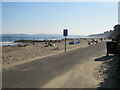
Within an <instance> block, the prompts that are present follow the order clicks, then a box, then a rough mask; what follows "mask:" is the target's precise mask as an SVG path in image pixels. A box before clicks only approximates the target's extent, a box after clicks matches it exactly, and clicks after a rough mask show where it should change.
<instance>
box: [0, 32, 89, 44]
mask: <svg viewBox="0 0 120 90" xmlns="http://www.w3.org/2000/svg"><path fill="white" fill-rule="evenodd" d="M85 37H87V36H82V35H69V36H67V38H85ZM61 39H64V36H63V35H61V34H0V46H7V45H15V44H18V43H14V41H16V40H61Z"/></svg>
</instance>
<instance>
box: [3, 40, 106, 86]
mask: <svg viewBox="0 0 120 90" xmlns="http://www.w3.org/2000/svg"><path fill="white" fill-rule="evenodd" d="M105 48H106V46H105V42H100V43H98V44H96V45H90V46H88V47H85V48H78V49H76V50H71V51H67V52H66V53H60V54H58V55H52V56H48V57H44V58H40V59H37V60H34V61H31V62H28V63H24V64H21V65H16V66H13V67H10V68H7V69H5V70H3V71H2V86H3V88H42V87H47V85H48V84H49V82H51V81H53V80H54V79H57V82H55V83H53V84H51V85H53V86H51V87H53V88H54V87H59V88H65V87H68V88H71V87H79V88H80V87H85V88H87V87H94V86H92V83H90V81H89V80H87V78H84V77H83V76H79V75H77V74H76V75H75V74H74V73H75V69H77V68H75V67H76V66H78V65H79V66H80V65H81V64H82V63H85V62H89V61H94V60H95V59H96V58H97V57H100V56H101V55H105V54H106V51H105ZM86 67H87V66H86ZM64 75H65V77H64V78H60V76H64Z"/></svg>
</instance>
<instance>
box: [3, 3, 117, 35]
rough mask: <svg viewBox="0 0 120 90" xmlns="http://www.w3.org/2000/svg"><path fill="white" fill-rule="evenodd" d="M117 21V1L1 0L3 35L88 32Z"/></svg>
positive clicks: (85, 33) (102, 30)
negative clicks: (38, 0) (5, 0)
mask: <svg viewBox="0 0 120 90" xmlns="http://www.w3.org/2000/svg"><path fill="white" fill-rule="evenodd" d="M117 23H118V3H117V2H2V33H3V34H62V31H63V29H66V28H67V29H68V30H69V34H72V35H88V34H96V33H102V32H104V31H107V30H112V29H113V26H114V25H116V24H117Z"/></svg>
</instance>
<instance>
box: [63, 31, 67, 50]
mask: <svg viewBox="0 0 120 90" xmlns="http://www.w3.org/2000/svg"><path fill="white" fill-rule="evenodd" d="M63 36H65V52H66V36H68V29H64V30H63Z"/></svg>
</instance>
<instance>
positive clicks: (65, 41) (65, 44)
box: [65, 36, 66, 52]
mask: <svg viewBox="0 0 120 90" xmlns="http://www.w3.org/2000/svg"><path fill="white" fill-rule="evenodd" d="M65 52H66V36H65Z"/></svg>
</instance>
